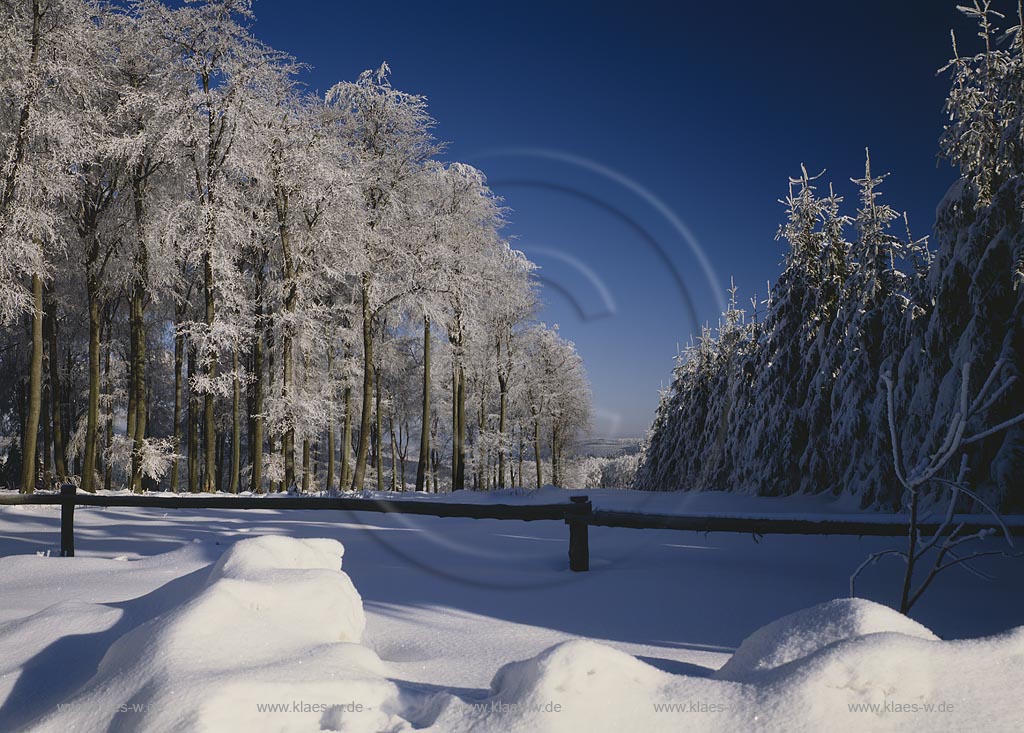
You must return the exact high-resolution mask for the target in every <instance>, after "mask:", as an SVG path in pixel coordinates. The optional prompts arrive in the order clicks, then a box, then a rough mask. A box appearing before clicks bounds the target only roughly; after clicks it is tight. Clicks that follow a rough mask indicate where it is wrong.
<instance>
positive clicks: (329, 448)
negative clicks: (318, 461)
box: [324, 344, 337, 491]
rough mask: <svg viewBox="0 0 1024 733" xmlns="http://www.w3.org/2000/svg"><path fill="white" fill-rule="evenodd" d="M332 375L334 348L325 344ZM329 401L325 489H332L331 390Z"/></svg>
mask: <svg viewBox="0 0 1024 733" xmlns="http://www.w3.org/2000/svg"><path fill="white" fill-rule="evenodd" d="M333 377H334V348H333V347H332V346H331V345H330V344H328V346H327V378H328V379H331V378H333ZM331 392H332V394H331V402H330V406H329V410H328V415H327V479H326V481H324V487H325V488H326V489H327V491H333V490H334V395H336V394H337V392H334V390H331Z"/></svg>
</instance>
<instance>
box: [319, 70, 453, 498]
mask: <svg viewBox="0 0 1024 733" xmlns="http://www.w3.org/2000/svg"><path fill="white" fill-rule="evenodd" d="M389 73H390V69H388V66H387V64H382V65H381V67H380V68H379V69H377V70H376V71H365V72H363V73H362V74H361V75H360V76H359V79H358V80H357V81H356V82H343V83H341V84H338V85H336V86H334V87H333V88H332V89H331V90H330V91H329V92H328V94H327V100H328V102H329V103H330V104H332V105H333V106H334V107H335V108H336V110H337V111H338V114H339V117H340V121H341V124H342V126H343V129H344V131H345V134H346V135H347V136H348V138H349V140H350V141H351V142H350V151H349V156H350V159H351V161H352V167H353V174H354V175H355V176H356V180H357V184H356V185H357V186H358V188H359V191H360V193H361V195H362V202H361V207H362V213H363V222H362V226H361V227H360V231H359V233H358V241H359V244H360V250H361V251H360V255H359V258H358V259H357V260H355V262H356V263H357V269H358V270H359V271H360V274H359V286H358V288H359V290H358V292H359V302H360V308H361V312H360V317H361V320H362V346H363V389H362V412H361V416H360V421H359V443H358V448H357V450H356V463H355V470H354V473H353V476H352V488H353V489H361V488H362V487H363V481H364V479H365V475H366V461H367V457H368V455H369V448H370V420H371V417H372V400H373V386H374V375H373V365H374V357H373V342H374V337H375V330H376V329H378V328H379V325H380V318H381V316H382V315H383V314H384V312H385V311H386V310H387V309H388V307H389V306H391V305H392V304H393V303H395V302H396V301H397V300H399V299H401V298H402V297H404V296H405V295H406V294H407V292H408V290H410V289H413V288H414V287H415V285H414V284H411V283H410V282H409V274H410V273H409V272H408V271H407V270H406V269H405V268H404V266H403V265H404V263H405V262H406V261H407V259H408V255H407V253H406V252H404V251H403V248H404V247H405V246H406V244H407V243H408V241H409V239H408V238H406V237H405V236H403V235H404V234H406V230H407V226H406V225H407V221H408V220H407V219H406V217H404V216H403V209H404V208H405V207H406V205H407V204H409V203H410V202H411V199H412V195H411V191H410V184H411V183H412V182H413V181H415V180H416V174H417V173H418V171H419V168H420V166H422V165H423V164H424V163H425V162H426V161H427V160H428V159H429V158H430V157H431V156H432V155H433V154H434V153H435V152H437V150H438V146H437V144H436V143H435V142H434V140H433V137H432V135H431V128H432V127H433V125H434V121H433V119H432V118H431V117H430V115H429V114H428V112H427V107H426V100H425V99H424V98H423V97H421V96H417V95H413V94H407V93H405V92H401V91H399V90H397V89H394V88H393V87H392V86H391V83H390V81H389V80H388V74H389Z"/></svg>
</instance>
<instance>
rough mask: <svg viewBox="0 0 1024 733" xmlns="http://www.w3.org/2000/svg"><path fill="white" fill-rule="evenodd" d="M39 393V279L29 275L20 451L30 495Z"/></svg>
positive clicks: (24, 487)
mask: <svg viewBox="0 0 1024 733" xmlns="http://www.w3.org/2000/svg"><path fill="white" fill-rule="evenodd" d="M42 391H43V280H42V278H40V277H39V275H33V276H32V355H31V357H30V359H29V371H28V395H27V397H28V400H27V401H28V405H27V410H26V413H25V443H24V445H23V450H22V460H23V463H22V466H21V487H22V490H23V491H24V492H25V493H26V494H31V493H32V492H33V491H35V487H36V444H37V442H38V439H39V413H40V411H41V409H42V397H43V394H42Z"/></svg>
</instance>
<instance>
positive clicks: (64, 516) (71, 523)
mask: <svg viewBox="0 0 1024 733" xmlns="http://www.w3.org/2000/svg"><path fill="white" fill-rule="evenodd" d="M77 493H78V489H76V488H75V486H74V484H64V485H63V486H61V487H60V556H61V557H74V556H75V495H76V494H77Z"/></svg>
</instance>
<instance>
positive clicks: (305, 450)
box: [302, 438, 310, 494]
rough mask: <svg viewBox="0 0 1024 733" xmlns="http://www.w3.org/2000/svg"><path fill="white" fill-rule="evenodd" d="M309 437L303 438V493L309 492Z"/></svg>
mask: <svg viewBox="0 0 1024 733" xmlns="http://www.w3.org/2000/svg"><path fill="white" fill-rule="evenodd" d="M309 473H310V467H309V438H303V439H302V493H303V494H308V493H309Z"/></svg>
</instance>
